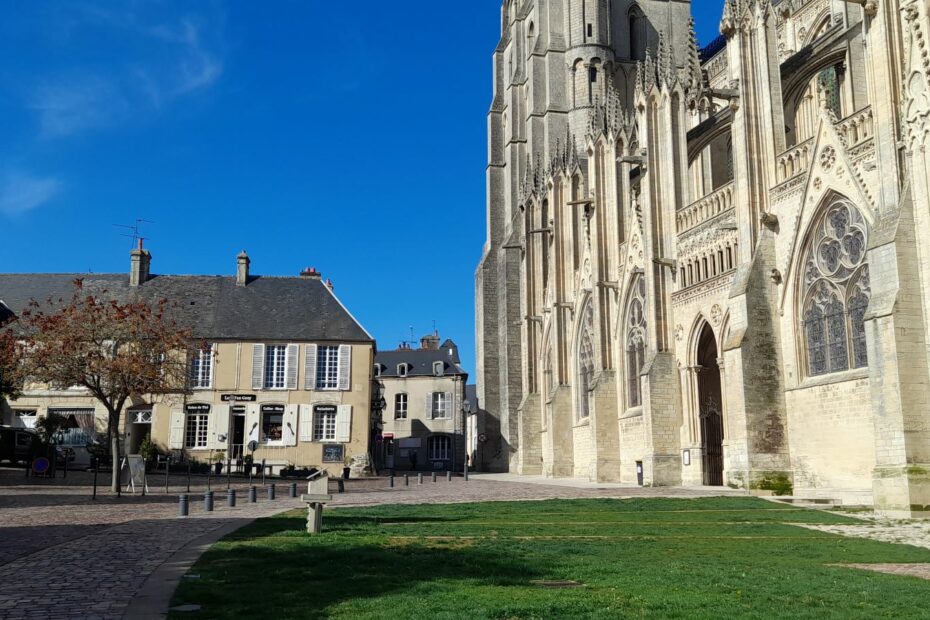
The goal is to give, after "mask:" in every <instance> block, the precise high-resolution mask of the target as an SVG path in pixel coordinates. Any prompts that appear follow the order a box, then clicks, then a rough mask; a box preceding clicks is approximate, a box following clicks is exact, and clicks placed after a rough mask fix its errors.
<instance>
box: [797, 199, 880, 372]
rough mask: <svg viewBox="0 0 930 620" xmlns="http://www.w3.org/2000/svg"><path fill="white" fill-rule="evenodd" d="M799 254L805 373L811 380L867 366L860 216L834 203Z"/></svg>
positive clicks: (847, 205) (865, 276)
mask: <svg viewBox="0 0 930 620" xmlns="http://www.w3.org/2000/svg"><path fill="white" fill-rule="evenodd" d="M812 230H813V236H812V238H811V240H810V242H809V243H808V246H807V248H806V250H805V254H804V262H803V263H802V264H803V265H804V268H803V269H804V271H803V273H802V276H803V290H802V295H801V299H802V306H801V317H802V321H803V330H802V331H803V338H804V350H805V354H806V356H807V372H808V374H809V375H810V376H812V377H816V376H820V375H826V374H830V373H834V372H842V371H844V370H849V369H851V368H864V367H866V366H868V363H869V360H868V354H867V352H866V346H865V345H866V343H865V311H866V308H868V305H869V299H870V297H871V289H870V286H869V266H868V264H867V263H866V247H867V240H868V229H867V226H866V222H865V220H864V219H863V217H862V214H861V213H860V212H859V211H858V209H856V208H855V207H854V206H853V205H852V204H851V203H849V202H848V201H846V200H836V201H835V202H833V204H831V205H830V207H829V208H828V209H827V210H826V212H825V213H824V214H823V215H822V216H821V217H820V218H819V219H818V220H817V221H816V222H815V225H814V227H813V229H812Z"/></svg>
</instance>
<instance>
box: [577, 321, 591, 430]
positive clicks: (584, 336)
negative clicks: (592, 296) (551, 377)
mask: <svg viewBox="0 0 930 620" xmlns="http://www.w3.org/2000/svg"><path fill="white" fill-rule="evenodd" d="M582 321H583V323H582V325H581V331H580V334H579V343H578V417H579V418H587V417H588V416H590V415H591V392H593V391H594V306H593V305H592V304H590V303H589V304H588V305H587V307H586V308H585V311H584V313H583V314H582Z"/></svg>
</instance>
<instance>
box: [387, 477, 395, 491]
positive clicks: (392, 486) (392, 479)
mask: <svg viewBox="0 0 930 620" xmlns="http://www.w3.org/2000/svg"><path fill="white" fill-rule="evenodd" d="M388 487H389V488H391V489H393V488H394V476H389V477H388Z"/></svg>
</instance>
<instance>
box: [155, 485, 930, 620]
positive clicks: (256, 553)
mask: <svg viewBox="0 0 930 620" xmlns="http://www.w3.org/2000/svg"><path fill="white" fill-rule="evenodd" d="M304 520H305V513H304V512H295V513H289V514H287V515H284V516H281V517H277V518H272V519H264V520H261V521H258V522H256V523H254V524H252V525H251V526H249V527H246V528H244V529H242V530H240V531H239V532H236V533H235V534H233V535H232V536H230V537H228V538H226V539H225V540H223V541H221V542H219V543H217V544H216V545H215V546H214V547H213V548H212V549H211V550H210V551H209V552H207V553H206V554H205V555H204V556H203V557H202V558H201V559H200V561H199V562H198V563H197V565H196V566H195V567H194V568H193V569H192V571H191V572H192V573H196V574H199V575H200V579H197V580H185V581H184V582H183V583H182V584H181V587H180V588H179V589H178V591H177V592H176V593H175V597H174V599H173V604H175V605H180V604H184V603H195V604H199V605H202V606H203V608H202V611H201V612H199V613H195V614H184V615H183V616H180V615H179V616H178V617H184V618H190V617H196V618H206V617H210V618H267V619H268V620H271V619H278V618H346V619H348V618H352V619H355V618H392V619H395V620H396V619H406V618H424V619H426V618H428V619H430V620H434V619H443V618H456V619H458V618H468V619H481V618H501V619H505V618H506V619H510V618H546V619H547V620H548V619H553V618H622V617H651V618H687V619H689V620H693V619H695V618H825V617H833V618H928V617H930V582H927V581H923V580H919V579H914V578H907V577H895V576H890V575H882V574H878V573H872V572H866V571H859V570H855V569H848V568H841V567H834V566H830V565H831V564H838V563H853V562H857V563H872V562H876V563H879V562H882V563H884V562H930V551H928V550H925V549H918V548H915V547H908V546H904V545H890V544H885V543H879V542H873V541H869V540H862V539H851V538H844V537H840V536H832V535H829V534H824V533H820V532H815V531H811V530H807V529H804V528H800V527H797V526H795V525H792V524H793V523H846V522H854V521H852V520H851V519H848V518H846V517H843V516H840V515H835V514H831V513H826V512H818V511H808V510H802V509H795V508H791V507H789V506H784V507H783V506H780V505H777V504H772V503H769V502H765V501H762V500H757V499H750V498H714V499H700V500H686V499H643V500H628V501H618V500H575V501H546V502H508V503H486V504H467V505H442V506H384V507H377V508H365V509H341V510H329V511H327V512H326V515H325V517H324V530H325V533H324V534H323V535H320V536H317V537H311V536H309V535H307V534H305V533H304V523H305V522H304ZM546 580H570V581H574V582H577V583H578V584H580V585H579V586H577V587H573V588H568V589H566V588H559V589H553V588H547V587H545V586H543V585H540V584H535V583H533V582H534V581H546Z"/></svg>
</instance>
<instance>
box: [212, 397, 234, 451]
mask: <svg viewBox="0 0 930 620" xmlns="http://www.w3.org/2000/svg"><path fill="white" fill-rule="evenodd" d="M229 409H230V407H229V405H216V406H214V407H213V411H211V412H210V438H209V439H208V440H207V441H208V442H212V446H211V447H212V448H213V449H216V450H226V449H227V448H228V447H229ZM220 435H225V436H226V439H225V440H224V441H220ZM208 445H210V444H208Z"/></svg>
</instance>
